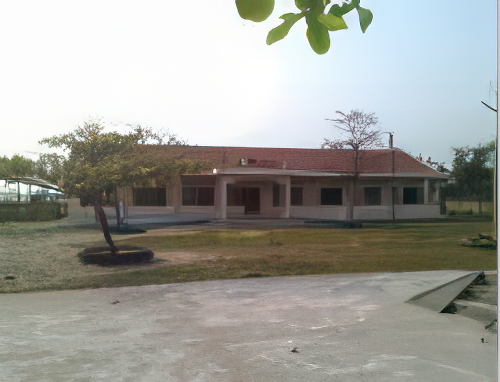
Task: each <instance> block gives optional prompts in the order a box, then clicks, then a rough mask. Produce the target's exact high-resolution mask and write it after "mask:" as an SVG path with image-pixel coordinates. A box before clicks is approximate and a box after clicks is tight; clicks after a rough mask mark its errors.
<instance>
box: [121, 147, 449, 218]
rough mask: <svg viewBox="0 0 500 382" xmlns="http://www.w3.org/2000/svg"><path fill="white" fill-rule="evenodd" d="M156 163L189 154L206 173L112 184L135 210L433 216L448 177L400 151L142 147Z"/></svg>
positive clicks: (284, 215)
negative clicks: (206, 166) (151, 183)
mask: <svg viewBox="0 0 500 382" xmlns="http://www.w3.org/2000/svg"><path fill="white" fill-rule="evenodd" d="M144 149H147V150H150V151H152V152H155V153H156V155H157V156H158V160H162V159H161V158H162V157H164V158H166V157H174V158H177V159H192V160H199V161H204V162H205V163H207V164H209V168H210V170H209V171H206V172H204V173H200V174H192V175H182V176H178V177H175V178H173V179H170V180H169V181H165V184H164V185H160V186H156V187H130V186H128V187H119V188H118V190H117V191H118V192H117V197H118V200H119V201H121V202H122V205H124V206H125V207H126V208H129V209H134V211H140V210H144V211H154V212H155V213H163V212H164V213H166V214H174V213H175V214H186V213H202V214H205V215H207V216H209V217H211V218H213V219H227V218H246V217H247V218H248V217H259V218H303V219H328V220H339V221H342V220H392V219H398V220H399V219H419V218H437V217H439V216H440V215H441V213H442V212H443V211H442V204H443V198H442V191H441V190H442V188H443V186H444V185H445V184H446V182H447V180H448V178H449V176H448V175H446V174H443V173H440V172H437V171H435V170H434V169H432V168H431V167H429V166H427V165H426V164H424V163H422V162H420V161H418V160H417V159H415V158H413V157H412V156H410V155H409V154H407V153H405V152H404V151H402V150H399V149H380V150H361V151H359V153H358V155H356V153H355V152H354V151H353V150H324V149H290V148H250V147H201V146H147V147H145V148H144Z"/></svg>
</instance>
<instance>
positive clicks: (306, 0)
mask: <svg viewBox="0 0 500 382" xmlns="http://www.w3.org/2000/svg"><path fill="white" fill-rule="evenodd" d="M312 1H313V0H295V6H296V7H297V8H299V9H300V10H301V11H305V10H306V9H309V8H310V7H311V3H312Z"/></svg>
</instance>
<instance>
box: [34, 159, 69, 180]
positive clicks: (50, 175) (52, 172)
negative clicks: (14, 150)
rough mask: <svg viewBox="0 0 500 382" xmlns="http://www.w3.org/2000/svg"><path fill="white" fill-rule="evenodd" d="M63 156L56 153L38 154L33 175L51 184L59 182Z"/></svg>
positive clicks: (61, 173)
mask: <svg viewBox="0 0 500 382" xmlns="http://www.w3.org/2000/svg"><path fill="white" fill-rule="evenodd" d="M64 160H65V158H64V156H62V155H58V154H56V153H52V154H40V156H39V157H38V160H37V161H36V162H35V175H36V176H37V177H38V178H40V179H43V180H46V181H48V182H50V183H52V184H57V185H58V184H59V183H61V182H62V178H63V165H64Z"/></svg>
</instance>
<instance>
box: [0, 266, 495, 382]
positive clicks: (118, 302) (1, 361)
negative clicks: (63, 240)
mask: <svg viewBox="0 0 500 382" xmlns="http://www.w3.org/2000/svg"><path fill="white" fill-rule="evenodd" d="M465 274H467V272H462V271H433V272H412V273H381V274H353V275H324V276H306V277H280V278H255V279H239V280H223V281H210V282H195V283H183V284H167V285H157V286H143V287H127V288H116V289H99V290H83V291H64V292H45V293H23V294H11V295H0V306H1V307H2V309H1V310H0V380H6V381H30V382H31V381H51V382H52V381H106V382H109V381H113V382H114V381H144V382H150V381H162V382H163V381H287V382H289V381H301V382H303V381H346V382H350V381H353V382H354V381H356V382H357V381H417V382H418V381H422V382H423V381H425V382H428V381H467V382H469V381H484V382H486V381H495V380H496V370H497V368H496V365H497V360H496V349H497V339H496V334H495V333H494V332H492V331H486V330H485V329H484V324H482V323H480V322H479V321H476V320H473V319H470V318H466V317H463V316H459V315H452V314H439V313H436V312H434V311H432V310H429V309H426V308H423V307H420V306H416V305H414V304H408V303H405V301H407V300H408V299H410V298H411V297H412V296H415V295H417V294H420V293H422V292H424V291H427V290H430V289H433V288H435V287H437V286H439V285H442V284H445V283H447V282H450V281H452V280H455V279H457V278H459V277H462V276H464V275H465ZM481 339H483V342H482V341H481ZM292 350H293V351H292Z"/></svg>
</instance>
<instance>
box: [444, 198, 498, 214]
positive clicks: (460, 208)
mask: <svg viewBox="0 0 500 382" xmlns="http://www.w3.org/2000/svg"><path fill="white" fill-rule="evenodd" d="M482 204H483V213H486V214H492V213H493V202H483V203H482ZM446 211H447V212H448V213H450V212H451V211H455V212H470V211H472V212H473V213H476V214H477V213H479V202H465V201H458V200H447V201H446Z"/></svg>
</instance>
